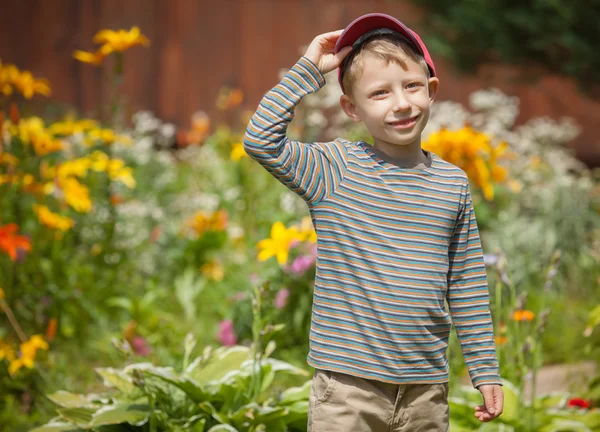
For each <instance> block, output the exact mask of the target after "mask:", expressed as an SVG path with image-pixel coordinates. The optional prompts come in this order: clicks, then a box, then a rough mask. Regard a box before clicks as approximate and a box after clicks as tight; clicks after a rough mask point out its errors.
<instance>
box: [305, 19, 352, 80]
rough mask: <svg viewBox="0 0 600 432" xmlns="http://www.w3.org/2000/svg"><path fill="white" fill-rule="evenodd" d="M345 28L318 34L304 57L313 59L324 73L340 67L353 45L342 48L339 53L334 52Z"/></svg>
mask: <svg viewBox="0 0 600 432" xmlns="http://www.w3.org/2000/svg"><path fill="white" fill-rule="evenodd" d="M343 31H344V30H336V31H333V32H329V33H323V34H322V35H319V36H317V37H316V38H314V39H313V41H312V42H311V43H310V45H309V46H308V49H307V50H306V54H304V57H306V58H308V59H309V60H310V61H312V62H313V63H314V64H315V65H316V66H317V67H318V68H319V70H320V71H321V73H322V74H326V73H328V72H331V71H332V70H334V69H336V68H337V67H339V65H340V63H341V62H342V60H344V57H346V55H347V54H348V53H349V52H350V51H352V47H351V46H347V47H344V48H342V49H341V50H340V51H339V52H338V53H337V54H334V53H333V49H334V48H335V43H336V42H337V40H338V38H339V37H340V35H341V34H342V32H343Z"/></svg>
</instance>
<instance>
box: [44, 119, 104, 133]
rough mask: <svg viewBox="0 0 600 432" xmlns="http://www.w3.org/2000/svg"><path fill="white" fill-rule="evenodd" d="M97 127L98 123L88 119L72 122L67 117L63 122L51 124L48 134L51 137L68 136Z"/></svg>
mask: <svg viewBox="0 0 600 432" xmlns="http://www.w3.org/2000/svg"><path fill="white" fill-rule="evenodd" d="M97 127H98V122H96V121H95V120H90V119H81V120H73V118H72V117H67V118H66V119H65V120H63V121H60V122H56V123H53V124H51V125H50V126H49V127H48V132H50V133H51V134H52V135H54V136H56V135H60V136H69V135H74V134H76V133H81V132H85V131H88V130H90V129H95V128H97Z"/></svg>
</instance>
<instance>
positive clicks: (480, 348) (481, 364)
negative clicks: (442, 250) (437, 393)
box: [447, 179, 502, 387]
mask: <svg viewBox="0 0 600 432" xmlns="http://www.w3.org/2000/svg"><path fill="white" fill-rule="evenodd" d="M465 181H466V186H465V193H463V201H462V202H461V210H460V213H459V216H458V219H457V221H456V227H455V229H454V234H453V236H452V240H451V243H450V250H449V263H450V266H449V270H448V292H447V300H448V305H449V307H450V314H451V315H452V321H453V324H454V326H455V328H456V333H457V335H458V338H459V340H460V344H461V348H462V352H463V356H464V358H465V363H466V364H467V368H468V369H469V375H470V377H471V381H472V382H473V386H474V387H479V386H480V385H482V384H499V385H502V380H501V379H500V376H499V373H498V360H497V358H496V346H495V343H494V331H493V326H492V318H491V313H490V304H489V291H488V285H487V277H486V272H485V264H484V262H483V253H482V249H481V242H480V239H479V230H478V228H477V222H476V220H475V212H474V210H473V203H472V201H471V193H470V190H469V183H468V180H466V179H465Z"/></svg>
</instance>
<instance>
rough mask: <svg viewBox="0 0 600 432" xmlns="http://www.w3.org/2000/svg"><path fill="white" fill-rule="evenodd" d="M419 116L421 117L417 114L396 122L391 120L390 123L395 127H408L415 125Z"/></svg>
mask: <svg viewBox="0 0 600 432" xmlns="http://www.w3.org/2000/svg"><path fill="white" fill-rule="evenodd" d="M418 118H419V116H418V115H416V116H414V117H411V118H408V119H406V120H398V121H394V122H389V125H390V126H392V127H393V128H395V129H408V128H411V127H413V126H414V125H415V123H416V122H417V119H418Z"/></svg>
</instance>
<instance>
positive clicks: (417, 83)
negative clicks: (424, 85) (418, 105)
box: [407, 82, 421, 88]
mask: <svg viewBox="0 0 600 432" xmlns="http://www.w3.org/2000/svg"><path fill="white" fill-rule="evenodd" d="M420 85H421V83H419V82H412V83H410V84H409V85H408V86H407V87H408V88H417V87H419V86H420Z"/></svg>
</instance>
